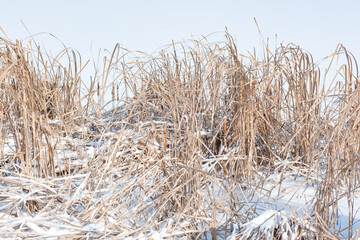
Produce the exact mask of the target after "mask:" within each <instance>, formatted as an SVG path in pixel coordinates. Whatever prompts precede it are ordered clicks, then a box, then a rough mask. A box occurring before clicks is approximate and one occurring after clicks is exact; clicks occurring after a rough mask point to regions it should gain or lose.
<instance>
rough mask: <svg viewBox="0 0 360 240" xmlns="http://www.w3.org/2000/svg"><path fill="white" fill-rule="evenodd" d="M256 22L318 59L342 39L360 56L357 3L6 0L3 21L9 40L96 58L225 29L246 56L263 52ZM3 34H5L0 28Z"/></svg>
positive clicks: (267, 33) (152, 48) (359, 4)
mask: <svg viewBox="0 0 360 240" xmlns="http://www.w3.org/2000/svg"><path fill="white" fill-rule="evenodd" d="M254 17H255V18H256V19H257V22H258V24H259V26H260V29H261V32H262V35H263V36H264V37H265V38H267V37H268V38H270V40H271V43H272V44H273V45H275V41H274V40H275V34H277V43H278V45H279V43H280V42H284V43H290V42H293V43H295V44H297V45H300V46H301V47H303V48H304V49H305V50H307V51H309V52H310V53H312V54H313V56H314V58H315V60H319V59H320V58H322V57H325V56H327V55H328V54H330V53H332V52H333V51H334V49H335V48H336V46H337V44H338V43H343V44H344V45H345V47H347V48H348V50H350V51H351V52H353V53H354V55H355V56H356V57H357V58H358V59H359V58H360V1H359V0H357V1H356V0H353V1H349V0H342V1H340V0H338V1H333V0H328V1H320V0H302V1H300V0H296V1H295V0H287V1H279V0H275V1H274V0H272V1H270V0H267V1H266V0H264V1H255V0H254V1H252V0H251V1H250V0H247V1H235V0H233V1H232V0H222V1H212V0H206V1H203V0H192V1H191V0H182V1H172V0H167V1H150V0H147V1H146V0H131V1H121V0H118V1H115V0H102V1H95V0H86V1H85V0H71V1H70V0H61V1H51V0H34V1H29V0H23V1H20V0H12V1H2V2H1V9H0V26H1V27H2V29H3V30H4V31H5V32H6V34H7V35H8V37H9V38H10V39H11V40H15V39H25V38H26V37H28V36H29V33H28V32H27V31H26V30H25V28H24V27H23V25H22V23H21V21H20V19H21V20H23V22H24V23H25V25H26V26H27V27H28V29H29V31H30V32H31V33H32V34H36V33H41V32H46V33H51V34H54V35H55V36H56V37H58V38H59V39H60V40H61V41H62V42H63V43H64V44H65V45H66V46H67V47H73V48H75V49H77V50H78V51H79V52H80V53H81V55H82V57H83V58H85V59H89V58H91V51H93V56H94V58H96V56H97V53H98V50H99V49H100V48H102V49H105V48H106V49H112V48H113V47H114V46H115V44H116V43H120V45H121V46H122V47H125V48H127V49H129V50H141V51H146V52H149V53H152V52H154V51H155V50H156V49H157V48H159V47H162V46H164V45H166V44H169V43H171V41H172V40H174V41H181V40H186V39H189V38H191V36H194V38H196V39H198V38H200V37H201V35H208V34H211V33H214V32H217V33H216V34H215V35H213V37H212V38H211V40H220V41H221V40H224V39H225V38H224V30H225V26H227V27H228V29H229V31H230V33H231V34H232V35H233V36H235V37H236V38H237V40H238V49H239V51H240V52H241V53H246V52H247V51H252V50H253V47H256V48H257V49H258V50H260V40H259V34H258V30H257V28H256V25H255V22H254V20H253V18H254ZM0 36H2V33H0ZM37 39H38V42H40V43H41V44H42V45H44V46H45V47H46V49H47V50H51V51H52V52H53V53H56V52H57V51H58V49H61V48H62V46H61V44H60V43H59V42H58V41H55V40H54V39H53V38H52V37H50V36H49V35H48V34H45V35H41V36H40V37H37Z"/></svg>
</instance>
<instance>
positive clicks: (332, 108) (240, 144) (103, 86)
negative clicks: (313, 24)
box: [0, 33, 360, 239]
mask: <svg viewBox="0 0 360 240" xmlns="http://www.w3.org/2000/svg"><path fill="white" fill-rule="evenodd" d="M0 49H1V51H0V57H1V58H0V59H1V60H0V72H1V75H0V86H1V87H0V89H1V92H0V97H1V115H0V118H1V121H2V126H1V131H2V135H1V141H2V151H1V154H2V157H1V159H2V162H1V164H2V169H1V170H0V171H1V172H2V178H1V181H2V183H3V185H4V186H6V188H5V187H4V188H2V189H1V191H2V194H1V196H2V200H0V201H2V203H1V204H0V212H1V215H0V225H1V223H5V221H8V222H10V224H8V225H7V227H6V228H5V227H4V228H1V227H0V234H3V233H4V236H5V235H6V236H20V237H54V236H56V235H51V234H49V233H48V231H49V230H51V229H52V228H54V226H58V225H61V226H62V227H61V229H62V233H61V234H58V236H61V237H64V238H65V237H66V238H69V239H76V238H86V237H96V238H117V239H120V238H135V239H136V238H141V237H144V238H155V237H156V236H161V237H163V238H168V239H171V238H194V239H204V238H205V239H206V238H212V239H217V238H219V239H226V238H229V239H238V238H243V239H245V238H246V236H247V237H249V236H250V238H251V237H252V238H253V239H255V238H264V239H266V238H267V236H271V237H272V238H276V239H301V238H303V239H307V238H314V239H329V238H334V239H335V238H340V237H343V236H349V237H355V236H356V234H359V232H353V227H354V226H356V224H357V223H356V218H355V215H356V211H357V209H356V208H355V206H356V204H355V201H356V200H355V196H356V194H357V191H358V189H359V161H358V159H359V137H358V136H359V127H358V125H359V121H360V120H359V119H360V116H359V114H360V110H359V99H360V97H359V89H358V86H359V75H358V72H357V63H356V60H355V59H354V58H353V56H352V55H351V54H350V53H349V52H347V51H346V50H345V48H344V47H343V46H341V45H339V46H338V48H337V49H336V51H335V52H334V54H332V55H330V56H329V57H328V58H327V60H328V61H329V66H328V67H327V68H326V70H325V72H323V73H322V70H321V68H320V67H319V66H318V65H317V64H315V63H314V61H313V59H312V56H311V54H310V53H307V52H305V51H304V50H302V49H301V48H300V47H298V46H296V45H293V44H289V45H285V46H284V45H281V46H280V47H279V48H278V49H276V50H275V51H274V52H272V51H271V50H270V49H269V47H268V46H265V49H266V53H265V56H264V57H263V58H262V59H261V60H259V59H258V58H257V57H256V56H255V54H254V56H252V55H249V56H242V55H240V54H239V53H238V50H237V47H236V44H235V40H234V39H233V38H232V37H231V36H230V35H229V34H228V33H227V34H226V42H221V43H209V42H208V41H207V39H202V40H199V41H192V42H181V43H173V44H171V45H169V46H168V48H165V49H163V50H162V51H160V52H159V54H158V55H154V56H150V55H146V54H139V53H134V52H128V51H125V50H124V49H121V48H119V46H116V47H115V49H114V51H113V52H112V53H111V54H110V56H106V57H105V58H104V63H103V65H102V68H98V69H96V74H95V76H94V78H93V80H92V81H91V83H90V84H89V85H88V86H87V85H86V84H83V83H82V81H81V79H80V71H81V69H82V66H81V62H80V61H77V57H76V56H75V55H74V54H70V52H68V51H63V52H62V53H61V54H59V56H58V57H56V58H50V57H47V58H46V60H45V57H44V55H42V54H41V51H40V49H39V48H35V49H33V48H31V46H30V47H26V48H25V47H23V46H22V45H21V43H19V42H18V43H17V44H11V43H10V42H7V41H2V42H1V48H0ZM61 57H68V59H67V60H68V62H69V66H67V67H64V66H63V65H61V64H60V63H59V62H60V58H61ZM341 57H343V60H341V59H340V62H341V63H343V65H341V66H340V67H339V68H338V69H337V71H336V72H335V74H334V75H333V76H332V75H331V74H332V73H331V72H330V71H329V69H333V68H334V66H333V65H334V64H335V60H336V58H341ZM329 79H330V81H329ZM332 79H333V81H332ZM83 89H85V91H83ZM11 141H13V143H14V144H13V145H14V146H15V148H14V149H10V147H9V146H10V145H11ZM4 149H8V150H7V151H5V150H4ZM9 149H10V150H9ZM290 178H291V179H293V181H301V186H298V187H297V188H296V189H297V190H299V189H301V190H303V191H304V192H306V191H308V189H309V188H311V189H315V190H314V191H316V193H313V197H312V198H311V199H310V200H308V201H307V202H306V203H304V205H303V206H301V207H299V208H298V209H295V208H294V207H292V206H290V204H289V205H286V204H285V205H284V204H283V201H285V200H284V199H287V197H288V195H289V194H287V192H286V191H289V189H286V188H285V187H287V186H288V185H286V184H285V183H286V182H287V181H289V179H290ZM274 179H276V180H274ZM284 186H285V187H284ZM33 189H34V190H33ZM294 191H295V192H291V191H290V192H291V194H293V197H291V198H290V200H292V199H293V198H295V197H294V196H295V195H296V196H297V197H298V198H303V197H304V194H303V193H299V192H296V190H294ZM282 193H285V194H282ZM301 194H303V195H301ZM19 196H22V197H19ZM344 199H345V200H347V202H348V211H349V213H348V216H349V217H348V221H347V222H348V225H347V226H343V225H342V226H339V224H338V221H339V220H338V219H339V216H340V215H339V204H340V201H343V200H344ZM290 200H288V201H289V202H291V201H290ZM11 203H13V204H12V205H11ZM277 208H282V210H284V209H285V210H286V211H283V212H281V214H280V212H277V211H278V209H277ZM269 209H274V210H276V214H275V215H274V216H276V217H275V218H271V219H272V221H273V220H274V219H275V220H274V221H275V222H274V224H272V225H271V227H269V228H266V226H261V225H256V226H255V227H254V225H253V224H252V223H254V222H256V219H258V218H257V217H258V215H261V214H262V212H265V213H266V211H265V210H269ZM274 212H275V211H274ZM285 214H288V215H289V216H285ZM29 215H30V216H31V217H29ZM24 216H26V219H25V220H24V222H22V223H19V222H18V221H15V220H14V219H18V218H20V217H24ZM40 216H41V218H42V219H41V220H39V217H40ZM276 219H279V221H277V220H276ZM280 220H281V221H280ZM282 223H284V224H285V225H283V224H282ZM286 224H287V225H286ZM249 226H250V227H251V228H249ZM11 234H13V235H11Z"/></svg>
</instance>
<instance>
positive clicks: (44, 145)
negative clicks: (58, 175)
mask: <svg viewBox="0 0 360 240" xmlns="http://www.w3.org/2000/svg"><path fill="white" fill-rule="evenodd" d="M0 46H1V47H0V71H1V76H0V90H1V91H0V98H1V116H0V117H1V121H2V124H3V125H2V134H1V140H2V141H5V139H6V138H7V137H9V136H11V137H12V138H13V140H14V143H15V144H14V145H15V149H14V155H13V156H11V157H10V159H7V160H6V161H7V162H9V161H13V162H16V163H17V164H16V166H17V169H12V170H16V171H18V172H21V173H24V174H26V175H32V176H41V177H48V176H55V163H54V158H55V157H54V152H55V151H56V145H57V142H56V141H57V139H56V134H57V133H55V132H54V129H53V128H52V127H51V126H50V125H51V120H53V119H55V118H56V119H58V121H61V122H62V124H63V125H62V127H63V128H64V129H68V126H67V124H70V125H71V123H72V122H73V121H74V119H75V118H78V117H79V116H80V117H81V116H82V110H81V109H82V108H81V104H80V95H79V89H80V79H79V75H78V74H79V72H78V69H77V66H76V64H77V62H76V58H75V55H74V59H73V60H74V63H73V65H70V66H69V68H68V69H67V68H65V67H63V66H61V65H60V64H59V62H58V61H59V60H60V58H61V57H62V55H64V54H66V52H63V53H60V55H59V56H58V57H57V58H55V59H51V58H48V57H44V56H43V55H42V53H41V52H40V48H39V47H37V46H35V49H33V48H32V46H31V42H30V43H29V46H28V47H23V46H22V44H21V43H20V42H19V41H18V42H17V43H16V44H12V43H10V42H8V41H5V40H2V39H1V40H0ZM69 57H70V56H69ZM70 62H71V61H69V63H70ZM70 64H71V63H70ZM69 69H70V70H69ZM73 71H74V72H73ZM64 129H63V130H64ZM2 157H3V160H4V161H5V159H4V153H3V152H2Z"/></svg>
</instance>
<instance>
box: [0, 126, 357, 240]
mask: <svg viewBox="0 0 360 240" xmlns="http://www.w3.org/2000/svg"><path fill="white" fill-rule="evenodd" d="M109 121H110V120H109V119H103V123H105V124H104V128H103V129H102V130H100V131H99V130H96V131H99V132H97V133H95V130H94V129H92V128H91V127H90V126H91V121H88V122H87V123H86V124H84V125H83V126H78V128H77V129H75V130H76V131H75V132H74V133H73V134H69V135H67V136H54V139H53V142H58V144H57V151H56V153H55V156H56V157H55V159H56V173H57V176H56V177H49V178H39V177H32V176H31V175H25V174H21V173H19V171H18V172H16V171H14V170H13V169H16V167H19V168H21V166H15V165H16V161H13V162H12V164H15V165H12V166H10V165H9V166H8V165H6V164H7V163H6V161H3V163H2V168H1V169H0V172H1V178H0V236H1V238H9V239H24V238H33V239H44V238H46V239H59V238H60V239H79V238H86V239H94V238H106V239H109V238H114V239H176V238H180V239H184V238H189V237H196V236H197V237H199V238H200V239H209V238H212V237H216V238H218V239H260V238H262V239H273V238H274V237H276V236H278V237H279V236H281V239H298V238H299V237H300V236H301V235H302V236H303V237H304V238H311V237H310V236H311V232H312V231H317V229H316V228H314V224H312V223H313V219H314V216H313V212H314V208H315V207H316V206H315V205H316V202H317V200H318V199H317V197H318V196H319V194H320V193H319V188H318V186H319V185H320V184H321V181H320V180H319V179H320V178H319V176H316V175H314V174H313V173H303V174H299V173H298V172H297V171H300V170H299V169H295V168H294V169H292V170H291V171H290V170H288V169H286V170H281V169H285V168H282V167H281V166H280V167H279V169H275V170H274V171H271V172H269V173H267V174H266V175H265V174H264V173H260V172H259V173H258V175H257V176H254V177H253V180H252V181H250V182H247V183H246V184H244V183H241V182H239V181H238V179H233V178H231V177H227V176H225V174H224V172H221V171H220V172H219V171H218V169H217V168H215V167H214V166H215V164H216V163H218V162H219V161H225V160H226V159H228V158H229V156H230V155H224V156H222V157H217V158H214V159H208V158H207V159H206V158H204V159H203V165H202V166H198V167H193V166H186V164H184V163H180V162H179V163H177V164H176V166H175V165H171V164H170V163H174V161H170V160H169V156H166V155H164V154H163V153H161V147H160V145H161V143H158V142H156V141H154V142H149V141H148V140H146V138H147V136H146V134H147V133H146V131H145V130H144V129H145V128H144V126H148V125H159V126H162V125H163V124H164V122H158V123H157V122H153V123H151V124H150V123H140V125H141V128H136V127H135V128H133V127H132V128H124V127H121V126H122V124H123V123H121V122H112V125H111V126H110V125H106V124H107V123H108V122H109ZM53 124H54V125H56V124H58V123H57V122H56V121H54V122H53ZM168 125H169V126H170V127H171V124H170V123H168ZM91 134H92V137H90V138H89V137H88V136H89V135H91ZM85 135H86V136H87V137H86V138H85V137H84V136H85ZM56 138H57V139H56ZM146 141H147V144H146V146H145V144H144V142H146ZM3 149H4V150H3V154H4V156H6V158H5V159H10V158H11V157H14V156H15V152H14V149H15V147H14V141H13V139H12V138H11V136H8V138H7V141H6V142H5V144H4V148H3ZM149 151H150V153H149ZM168 162H170V163H168ZM283 164H284V163H283ZM167 168H169V169H170V168H171V169H174V168H178V171H177V172H178V173H181V172H183V173H188V172H190V171H192V172H198V173H201V176H202V177H204V176H208V179H206V180H203V182H199V183H197V184H199V186H198V188H197V189H196V191H192V193H191V194H189V195H188V196H186V197H187V198H194V201H195V202H192V201H188V202H187V204H188V205H186V206H184V208H185V209H187V210H186V211H184V212H186V214H185V215H182V214H181V212H180V213H179V214H174V213H168V215H163V214H164V213H161V214H160V216H159V213H160V212H161V211H160V210H161V209H162V208H164V207H166V205H167V204H171V201H174V199H175V200H176V198H174V194H176V192H175V193H174V191H173V189H171V188H170V187H169V185H170V184H172V186H176V185H177V186H179V187H183V186H184V185H182V184H179V183H176V182H171V181H174V179H172V176H171V175H167V173H166V170H164V169H167ZM302 175H303V176H302ZM193 180H194V179H193ZM189 181H191V177H190V178H189ZM336 196H337V197H338V199H337V200H338V202H337V203H336V208H335V209H336V212H335V213H334V214H336V215H337V216H336V218H337V222H336V224H335V225H334V228H337V229H338V230H341V229H344V231H343V233H342V234H341V235H342V237H344V238H348V237H349V236H348V234H349V230H348V229H347V226H349V221H353V222H352V226H353V228H352V234H353V236H359V233H360V232H359V230H358V228H359V227H360V212H359V210H360V190H359V189H357V191H356V192H352V193H350V194H349V193H347V191H346V189H345V187H344V189H338V192H337V193H336ZM328 207H329V209H330V208H331V207H332V206H328ZM174 211H175V210H174ZM188 213H192V215H187V214H188ZM329 231H331V229H329ZM199 234H200V235H199Z"/></svg>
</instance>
